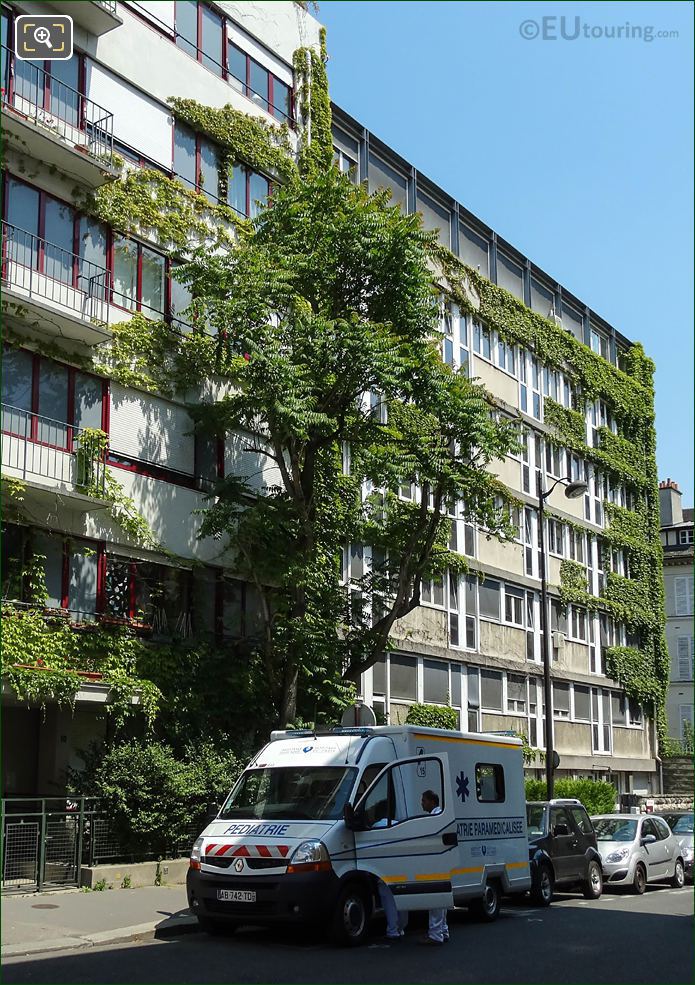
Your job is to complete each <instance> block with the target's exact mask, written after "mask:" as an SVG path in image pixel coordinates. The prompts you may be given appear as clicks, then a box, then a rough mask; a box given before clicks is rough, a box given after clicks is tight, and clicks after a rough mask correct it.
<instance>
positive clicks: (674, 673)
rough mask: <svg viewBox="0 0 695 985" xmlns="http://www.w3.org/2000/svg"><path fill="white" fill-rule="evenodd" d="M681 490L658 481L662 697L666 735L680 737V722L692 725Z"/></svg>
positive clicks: (692, 652)
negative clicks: (666, 660)
mask: <svg viewBox="0 0 695 985" xmlns="http://www.w3.org/2000/svg"><path fill="white" fill-rule="evenodd" d="M682 495H683V494H682V493H681V491H680V489H679V488H678V484H677V483H676V482H673V480H672V479H666V480H665V481H664V482H660V483H659V504H660V507H661V544H662V546H663V549H664V597H665V603H666V642H667V644H668V652H669V657H670V669H671V676H670V681H669V686H668V697H667V701H666V714H667V716H668V728H669V735H670V736H671V737H672V738H674V739H681V738H682V737H683V725H684V723H686V722H687V723H688V725H690V728H691V729H692V727H693V657H694V656H695V636H694V635H693V615H694V614H695V609H694V607H693V606H694V604H695V603H694V601H693V566H694V565H695V523H693V510H692V507H691V508H690V509H683V505H682V501H681V500H682Z"/></svg>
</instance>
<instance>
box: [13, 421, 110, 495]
mask: <svg viewBox="0 0 695 985" xmlns="http://www.w3.org/2000/svg"><path fill="white" fill-rule="evenodd" d="M84 433H85V429H84V428H79V427H75V426H74V425H72V424H66V423H65V422H64V421H54V420H52V419H51V418H50V417H43V416H42V415H41V414H32V413H31V412H30V411H26V410H22V409H21V408H19V407H11V406H9V404H2V467H3V469H12V470H13V472H15V473H19V475H18V476H13V478H22V479H28V478H31V477H32V476H36V477H39V478H42V479H53V480H55V481H56V482H60V483H62V484H63V485H66V486H73V487H74V488H75V490H76V491H77V492H85V493H87V494H88V495H90V496H93V497H95V498H97V499H99V498H102V497H103V496H104V494H105V483H106V464H105V460H104V455H103V454H102V455H100V456H98V457H96V458H93V457H91V456H90V455H88V454H86V453H85V454H84V455H81V454H80V446H81V443H82V442H83V435H84ZM85 444H86V442H85Z"/></svg>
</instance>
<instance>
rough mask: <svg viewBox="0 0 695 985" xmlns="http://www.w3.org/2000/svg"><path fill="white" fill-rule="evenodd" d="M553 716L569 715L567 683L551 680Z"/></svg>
mask: <svg viewBox="0 0 695 985" xmlns="http://www.w3.org/2000/svg"><path fill="white" fill-rule="evenodd" d="M553 716H554V717H555V718H569V717H570V686H569V684H564V683H561V682H559V681H553Z"/></svg>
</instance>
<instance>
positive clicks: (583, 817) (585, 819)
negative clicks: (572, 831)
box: [570, 807, 594, 835]
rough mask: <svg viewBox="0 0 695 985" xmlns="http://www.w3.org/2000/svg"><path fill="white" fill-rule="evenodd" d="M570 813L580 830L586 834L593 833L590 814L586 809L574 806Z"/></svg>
mask: <svg viewBox="0 0 695 985" xmlns="http://www.w3.org/2000/svg"><path fill="white" fill-rule="evenodd" d="M570 813H571V815H572V817H573V818H574V823H575V824H576V825H577V827H578V828H579V830H580V831H581V833H582V834H584V835H592V834H593V833H594V829H593V828H592V827H591V821H590V820H589V815H588V814H587V813H586V811H583V810H582V809H581V807H572V808H571V809H570Z"/></svg>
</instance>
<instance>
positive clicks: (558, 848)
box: [526, 799, 603, 906]
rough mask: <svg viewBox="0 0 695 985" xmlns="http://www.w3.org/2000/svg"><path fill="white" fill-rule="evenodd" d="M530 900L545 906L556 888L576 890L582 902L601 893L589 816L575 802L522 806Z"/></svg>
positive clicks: (554, 801)
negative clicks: (527, 844) (524, 811)
mask: <svg viewBox="0 0 695 985" xmlns="http://www.w3.org/2000/svg"><path fill="white" fill-rule="evenodd" d="M526 823H527V827H528V838H529V860H530V863H531V899H532V900H533V901H534V903H537V904H538V905H539V906H549V905H550V903H551V902H552V899H553V894H554V892H555V888H556V887H562V888H563V889H565V888H567V889H570V888H572V887H574V886H579V887H580V889H581V891H582V893H583V894H584V896H585V898H586V899H598V898H599V896H600V895H601V892H602V891H603V873H602V870H601V856H600V854H599V852H598V849H597V847H596V835H595V834H594V829H593V827H592V825H591V821H590V819H589V815H588V814H587V812H586V810H585V808H584V806H583V805H582V803H581V802H580V801H579V800H569V799H568V800H548V801H535V802H533V803H527V804H526Z"/></svg>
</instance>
